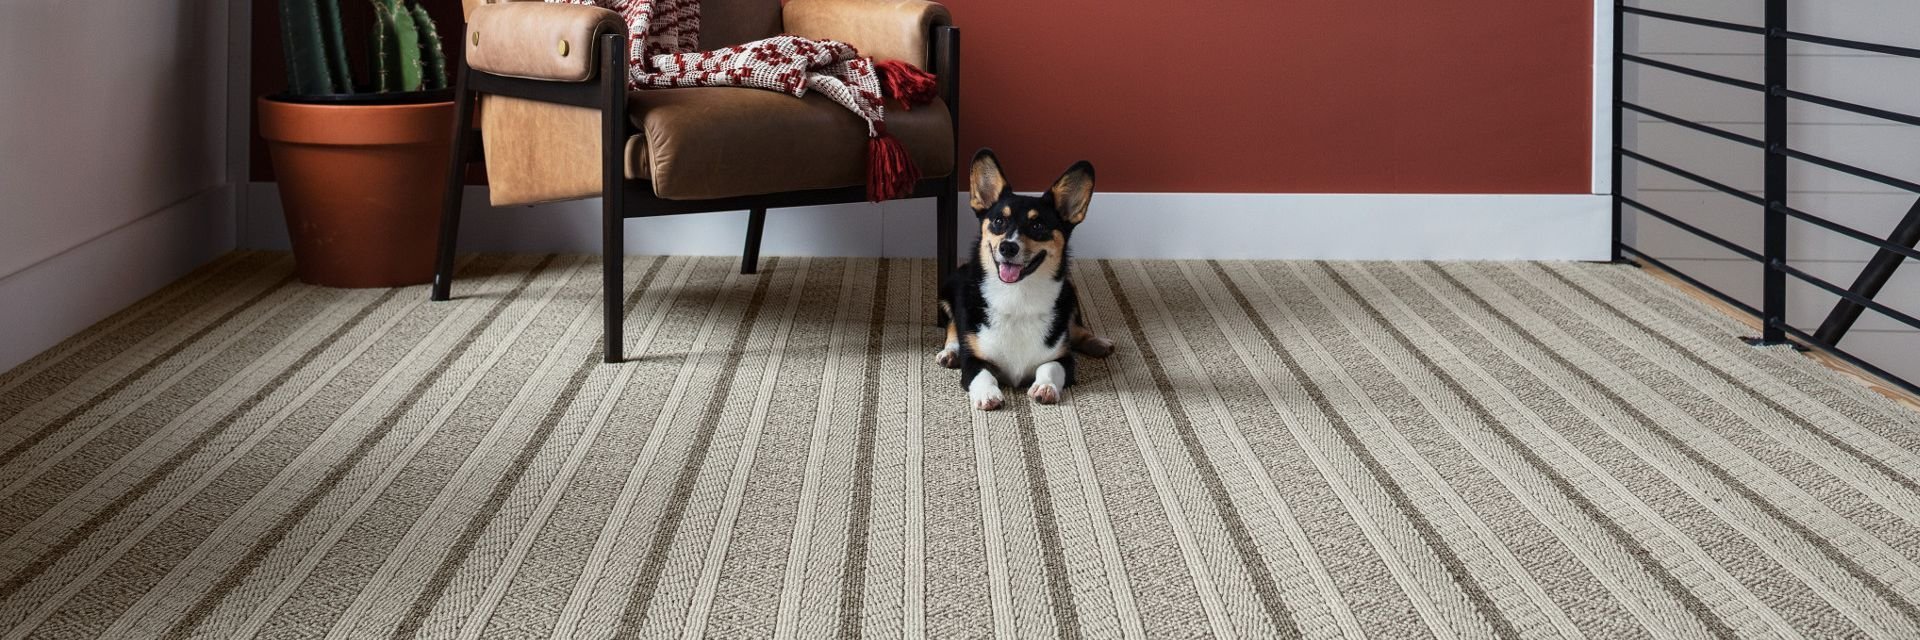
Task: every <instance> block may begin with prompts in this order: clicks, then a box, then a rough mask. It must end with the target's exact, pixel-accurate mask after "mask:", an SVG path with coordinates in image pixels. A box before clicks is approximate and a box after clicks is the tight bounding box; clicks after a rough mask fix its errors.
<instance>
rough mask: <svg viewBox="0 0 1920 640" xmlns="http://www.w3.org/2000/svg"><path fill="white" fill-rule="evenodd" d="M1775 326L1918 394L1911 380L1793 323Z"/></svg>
mask: <svg viewBox="0 0 1920 640" xmlns="http://www.w3.org/2000/svg"><path fill="white" fill-rule="evenodd" d="M1775 326H1778V327H1780V330H1782V331H1785V332H1787V335H1790V336H1793V337H1794V338H1797V339H1799V340H1800V341H1801V342H1802V343H1804V344H1806V345H1807V346H1809V347H1813V348H1815V349H1819V350H1821V351H1825V352H1827V353H1828V354H1830V355H1832V356H1833V357H1836V358H1839V359H1841V360H1843V361H1845V362H1846V363H1847V364H1850V365H1853V366H1856V367H1860V370H1861V371H1865V372H1867V373H1868V374H1869V375H1872V376H1874V377H1876V378H1879V379H1881V380H1885V381H1887V383H1888V384H1891V385H1893V386H1896V387H1899V388H1900V389H1901V390H1903V391H1906V392H1907V393H1912V394H1920V385H1916V384H1914V383H1912V382H1908V381H1907V380H1906V379H1905V378H1902V377H1900V376H1896V375H1893V373H1891V372H1889V371H1887V370H1886V369H1882V368H1880V367H1876V366H1873V364H1872V363H1869V362H1867V361H1865V360H1861V359H1860V357H1859V356H1855V355H1853V354H1851V353H1847V352H1846V351H1843V350H1841V349H1840V347H1836V346H1834V345H1831V344H1828V343H1826V342H1823V341H1821V340H1820V339H1819V338H1816V337H1814V335H1813V334H1811V333H1807V332H1805V331H1801V330H1800V329H1798V328H1796V327H1794V326H1793V325H1789V324H1787V323H1784V322H1781V323H1776V324H1775Z"/></svg>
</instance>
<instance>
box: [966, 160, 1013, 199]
mask: <svg viewBox="0 0 1920 640" xmlns="http://www.w3.org/2000/svg"><path fill="white" fill-rule="evenodd" d="M970 182H972V184H973V187H972V189H971V191H972V195H971V196H969V200H970V201H971V202H972V204H973V211H974V213H980V212H982V211H986V210H987V207H991V206H993V203H995V202H998V201H1000V196H1001V195H1002V194H1004V193H1006V191H1007V178H1006V175H1005V174H1002V173H1001V172H1000V159H999V158H995V157H993V150H992V149H984V148H983V149H981V150H979V151H977V152H975V153H974V154H973V179H972V180H971V181H970Z"/></svg>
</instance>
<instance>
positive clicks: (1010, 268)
mask: <svg viewBox="0 0 1920 640" xmlns="http://www.w3.org/2000/svg"><path fill="white" fill-rule="evenodd" d="M1000 281H1001V282H1005V283H1007V284H1013V283H1015V282H1019V281H1020V265H1017V264H1007V263H1004V262H1002V263H1000Z"/></svg>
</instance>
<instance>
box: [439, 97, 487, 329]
mask: <svg viewBox="0 0 1920 640" xmlns="http://www.w3.org/2000/svg"><path fill="white" fill-rule="evenodd" d="M459 73H460V78H458V81H459V88H457V89H456V90H455V92H454V93H455V98H454V106H453V108H454V117H453V121H454V124H453V155H452V156H451V157H450V158H449V159H448V162H447V184H446V187H445V188H446V192H445V194H446V195H445V196H444V199H443V200H442V201H441V202H440V246H439V247H438V249H437V253H436V255H435V256H434V261H433V291H432V293H430V294H429V295H428V298H429V299H431V300H436V301H440V300H446V299H448V298H449V297H452V295H453V252H454V245H455V244H456V243H458V242H459V240H460V196H461V194H462V193H463V192H464V191H465V188H466V181H467V180H466V178H467V161H469V160H472V159H473V157H472V153H473V148H474V145H473V142H475V140H474V138H475V137H476V135H477V134H476V133H475V132H474V131H473V93H472V92H469V91H467V81H466V80H467V78H466V76H467V65H466V63H464V62H462V63H461V64H460V70H459Z"/></svg>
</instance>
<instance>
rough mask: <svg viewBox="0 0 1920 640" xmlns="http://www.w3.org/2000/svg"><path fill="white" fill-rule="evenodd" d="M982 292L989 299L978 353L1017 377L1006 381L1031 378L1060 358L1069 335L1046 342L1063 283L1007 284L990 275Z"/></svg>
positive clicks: (976, 351) (1045, 281)
mask: <svg viewBox="0 0 1920 640" xmlns="http://www.w3.org/2000/svg"><path fill="white" fill-rule="evenodd" d="M981 294H982V295H983V296H984V297H985V298H986V302H987V322H986V324H985V325H984V326H982V327H980V331H979V333H978V340H979V342H978V344H976V345H975V353H977V354H979V355H980V356H981V357H983V358H986V359H987V360H989V361H992V362H993V364H994V366H997V367H999V368H1000V371H1001V373H1005V374H1007V375H1008V376H1013V377H1015V378H1017V379H1015V380H1005V381H1003V382H1006V383H1010V384H1020V383H1021V382H1022V381H1024V380H1028V379H1031V378H1032V377H1033V372H1034V370H1036V369H1039V368H1040V365H1042V364H1046V363H1048V362H1052V361H1054V360H1057V359H1059V358H1060V356H1061V355H1062V354H1063V352H1064V349H1063V346H1064V345H1065V344H1066V337H1065V335H1061V336H1059V337H1056V338H1055V340H1054V342H1053V343H1052V344H1048V343H1047V341H1046V340H1047V331H1048V330H1049V329H1051V328H1052V327H1053V320H1054V318H1053V303H1054V300H1056V299H1058V298H1059V297H1060V283H1059V282H1055V281H1053V280H1037V281H1036V280H1032V279H1029V280H1023V281H1020V282H1018V283H1015V284H1006V283H1004V282H1000V281H998V280H994V279H993V278H988V279H987V282H986V283H984V286H982V287H981ZM1063 333H1064V332H1063Z"/></svg>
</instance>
